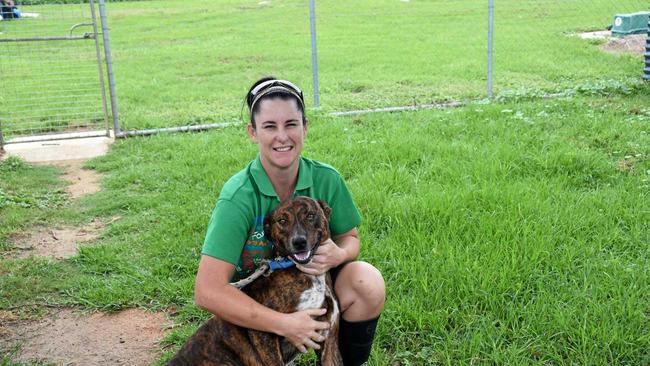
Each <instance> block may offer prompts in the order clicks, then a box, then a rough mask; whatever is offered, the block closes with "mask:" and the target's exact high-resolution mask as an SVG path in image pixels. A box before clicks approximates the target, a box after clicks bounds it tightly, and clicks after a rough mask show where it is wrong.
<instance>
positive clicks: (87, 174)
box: [47, 159, 102, 199]
mask: <svg viewBox="0 0 650 366" xmlns="http://www.w3.org/2000/svg"><path fill="white" fill-rule="evenodd" d="M85 162H86V160H85V159H80V160H60V161H50V162H47V164H48V165H54V166H58V167H61V168H63V169H64V174H63V175H62V176H61V178H62V179H63V180H65V181H66V182H68V183H70V185H69V186H68V188H67V191H68V193H69V194H70V197H71V198H73V199H76V198H79V197H81V196H84V195H87V194H92V193H97V192H99V191H100V190H101V186H100V184H99V182H100V180H101V179H102V175H101V174H99V173H98V172H96V171H94V170H89V169H84V168H83V164H84V163H85Z"/></svg>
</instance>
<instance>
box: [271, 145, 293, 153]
mask: <svg viewBox="0 0 650 366" xmlns="http://www.w3.org/2000/svg"><path fill="white" fill-rule="evenodd" d="M292 149H293V146H280V147H274V148H273V150H274V151H277V152H287V151H290V150H292Z"/></svg>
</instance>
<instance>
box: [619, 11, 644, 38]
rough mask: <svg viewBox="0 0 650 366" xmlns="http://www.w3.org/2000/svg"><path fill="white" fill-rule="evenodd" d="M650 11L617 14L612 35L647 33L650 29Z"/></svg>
mask: <svg viewBox="0 0 650 366" xmlns="http://www.w3.org/2000/svg"><path fill="white" fill-rule="evenodd" d="M649 19H650V11H640V12H638V13H631V14H616V15H615V16H614V22H613V23H612V35H614V36H625V35H628V34H638V33H645V32H647V31H648V20H649Z"/></svg>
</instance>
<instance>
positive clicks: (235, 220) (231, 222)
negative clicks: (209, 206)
mask: <svg viewBox="0 0 650 366" xmlns="http://www.w3.org/2000/svg"><path fill="white" fill-rule="evenodd" d="M249 229H250V222H249V220H248V218H247V216H246V215H245V214H244V212H243V211H242V209H241V208H240V207H238V206H237V205H236V204H234V203H233V202H231V201H229V200H227V199H219V200H218V201H217V204H216V206H215V208H214V211H213V212H212V218H211V219H210V223H209V224H208V231H207V233H206V234H205V241H204V242H203V249H202V251H201V253H202V254H205V255H209V256H211V257H214V258H217V259H221V260H223V261H226V262H228V263H230V264H233V265H237V263H238V262H239V257H240V256H241V252H242V250H243V248H244V243H245V242H246V238H247V236H248V231H249Z"/></svg>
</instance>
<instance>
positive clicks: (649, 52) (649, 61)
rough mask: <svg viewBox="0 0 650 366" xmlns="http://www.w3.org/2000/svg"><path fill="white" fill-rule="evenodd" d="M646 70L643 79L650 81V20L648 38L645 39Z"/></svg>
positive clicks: (649, 21) (649, 22)
mask: <svg viewBox="0 0 650 366" xmlns="http://www.w3.org/2000/svg"><path fill="white" fill-rule="evenodd" d="M643 55H644V56H645V68H644V69H643V79H644V80H650V20H648V36H647V37H646V39H645V53H644V54H643Z"/></svg>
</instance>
